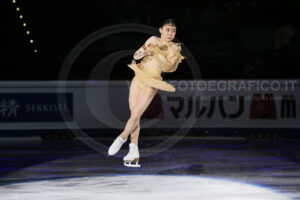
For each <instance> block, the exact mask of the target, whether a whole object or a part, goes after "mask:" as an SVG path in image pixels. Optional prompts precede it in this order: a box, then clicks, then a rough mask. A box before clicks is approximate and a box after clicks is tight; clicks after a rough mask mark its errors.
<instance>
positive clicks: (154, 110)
mask: <svg viewBox="0 0 300 200" xmlns="http://www.w3.org/2000/svg"><path fill="white" fill-rule="evenodd" d="M154 118H155V119H163V118H164V113H163V104H162V100H161V96H160V95H159V94H156V95H155V96H154V97H153V99H152V101H151V103H150V105H149V106H148V108H147V109H146V110H145V112H144V113H143V115H142V117H141V119H154Z"/></svg>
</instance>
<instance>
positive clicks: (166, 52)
mask: <svg viewBox="0 0 300 200" xmlns="http://www.w3.org/2000/svg"><path fill="white" fill-rule="evenodd" d="M159 32H160V34H161V37H160V38H159V37H155V36H152V37H150V38H149V39H148V40H147V41H146V42H145V44H144V45H143V46H142V47H141V48H139V49H138V50H137V51H136V52H135V53H134V56H133V58H134V60H133V61H132V63H131V64H129V65H128V66H129V67H130V68H131V69H132V70H133V71H134V73H135V76H134V78H133V79H132V82H131V85H130V90H129V108H130V112H131V115H130V118H129V119H128V121H127V123H126V126H125V129H124V130H123V132H122V133H121V134H120V135H119V136H118V137H117V138H116V139H115V140H114V142H113V143H112V145H111V146H110V147H109V150H108V155H110V156H111V155H115V154H116V153H117V152H118V151H119V150H120V148H121V146H122V145H123V144H124V143H125V142H126V141H127V138H128V136H129V135H130V140H131V143H130V144H129V153H128V154H127V155H126V156H125V157H124V159H123V160H124V165H125V166H128V167H140V165H139V164H138V162H139V157H140V156H139V151H138V138H139V132H140V118H141V116H142V114H143V113H144V111H145V110H146V108H147V107H148V106H149V104H150V103H151V101H152V99H153V97H154V96H155V94H156V92H157V90H158V89H160V90H164V91H169V92H174V91H175V88H174V87H173V86H172V85H170V84H169V83H167V82H165V81H163V80H162V77H161V73H162V72H174V71H175V70H176V69H177V67H178V64H179V63H180V62H181V61H182V60H183V59H184V57H183V56H182V55H181V53H180V51H181V47H180V44H178V43H174V42H172V40H173V39H174V38H175V34H176V25H175V21H174V20H173V19H168V20H165V21H164V22H163V24H162V25H161V27H160V28H159ZM141 59H142V61H141V62H140V63H138V64H137V63H136V62H135V60H141ZM132 162H133V163H134V164H132Z"/></svg>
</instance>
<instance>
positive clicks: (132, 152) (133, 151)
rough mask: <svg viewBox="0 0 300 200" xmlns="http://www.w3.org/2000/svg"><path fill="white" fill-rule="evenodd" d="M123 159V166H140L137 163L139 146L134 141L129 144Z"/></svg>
mask: <svg viewBox="0 0 300 200" xmlns="http://www.w3.org/2000/svg"><path fill="white" fill-rule="evenodd" d="M123 160H124V166H126V167H141V165H139V160H140V154H139V148H138V146H137V145H136V144H134V143H130V144H129V153H128V154H127V155H126V156H125V157H124V158H123ZM132 162H134V163H132Z"/></svg>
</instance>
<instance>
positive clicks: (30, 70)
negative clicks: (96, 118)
mask: <svg viewBox="0 0 300 200" xmlns="http://www.w3.org/2000/svg"><path fill="white" fill-rule="evenodd" d="M0 4H1V8H2V9H1V10H2V12H1V13H2V15H4V16H3V17H2V20H3V21H2V20H1V21H2V23H1V24H2V25H1V29H2V31H1V32H2V36H1V40H2V41H1V63H0V64H1V73H0V76H1V80H57V79H58V73H59V70H60V69H61V65H62V62H63V61H64V59H65V57H66V56H67V55H68V53H69V52H70V51H71V50H72V48H73V47H74V46H75V45H76V44H77V43H78V42H80V41H81V40H82V39H83V38H85V37H86V36H87V35H89V34H91V33H92V32H94V31H96V30H99V29H101V28H103V27H106V26H110V25H115V24H122V23H138V24H145V25H150V26H154V27H159V26H160V24H161V22H162V21H163V20H164V19H167V18H174V19H175V20H176V23H177V28H178V31H177V35H176V37H177V38H178V39H179V40H180V41H181V42H183V43H184V45H185V47H186V48H188V49H189V50H190V51H191V52H192V54H193V56H194V57H195V58H196V60H197V62H198V64H199V66H200V70H201V73H202V77H197V78H199V79H200V78H202V79H262V78H268V79H286V78H299V77H300V76H299V75H300V70H299V69H300V68H299V55H300V33H299V17H300V16H299V14H298V13H299V8H300V1H299V0H286V1H283V0H215V1H212V0H209V1H208V0H201V1H199V0H197V1H189V0H188V1H174V0H173V1H158V0H122V1H121V0H120V1H117V0H101V1H100V0H81V1H79V0H60V1H56V0H51V1H50V0H42V1H33V0H26V1H21V0H16V3H15V4H14V3H12V0H3V1H1V3H0ZM16 7H20V11H16ZM19 14H22V15H23V16H24V18H23V19H20V18H19ZM23 22H27V24H28V26H27V27H25V28H24V27H23V26H22V24H23ZM26 30H30V32H31V34H30V35H26ZM157 34H159V33H158V32H157ZM148 37H149V35H148V34H146V33H145V34H142V33H119V34H114V35H111V36H107V37H105V38H102V39H101V40H99V41H97V42H95V43H94V44H93V45H91V46H90V47H89V48H87V49H86V50H85V51H84V52H83V53H82V54H81V55H80V56H79V57H78V59H77V60H76V63H74V66H73V67H72V70H71V73H70V76H69V77H68V78H67V79H70V80H87V79H88V74H89V73H90V72H91V70H92V69H93V67H94V66H95V64H96V63H97V62H98V61H99V60H100V59H101V58H102V57H104V56H106V55H109V54H111V53H113V52H116V51H120V50H128V49H137V48H139V46H141V45H142V44H143V43H144V42H145V40H146V39H147V38H148ZM30 39H33V40H34V43H32V44H31V43H30V42H29V41H30ZM34 49H37V50H38V52H37V53H34ZM184 53H185V52H183V54H184ZM129 62H131V56H128V57H124V58H122V59H120V60H119V61H118V62H117V64H116V65H115V68H114V70H113V73H112V74H111V76H110V77H109V79H111V80H120V79H122V80H126V79H130V78H131V77H132V76H133V73H132V71H131V70H130V69H129V68H128V67H127V64H128V63H129ZM103 70H105V69H103ZM165 76H166V78H167V79H168V78H170V79H191V78H193V77H192V74H191V72H190V69H189V66H188V65H187V62H186V61H184V62H183V63H182V64H181V65H180V66H179V69H178V70H177V71H176V72H175V73H172V74H166V75H165ZM94 78H95V79H97V76H95V77H94ZM99 79H100V78H99Z"/></svg>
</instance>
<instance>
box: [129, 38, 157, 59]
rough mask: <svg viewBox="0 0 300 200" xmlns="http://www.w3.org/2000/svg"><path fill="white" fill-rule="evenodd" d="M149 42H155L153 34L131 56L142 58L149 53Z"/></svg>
mask: <svg viewBox="0 0 300 200" xmlns="http://www.w3.org/2000/svg"><path fill="white" fill-rule="evenodd" d="M150 44H154V45H155V44H156V40H155V37H154V36H151V37H150V38H149V39H148V40H147V41H146V42H145V44H143V46H141V47H140V48H139V49H138V50H137V51H136V52H135V53H134V55H133V58H134V59H135V60H140V59H142V58H144V57H145V56H147V55H150V52H149V51H148V50H147V47H148V46H149V45H150Z"/></svg>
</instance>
